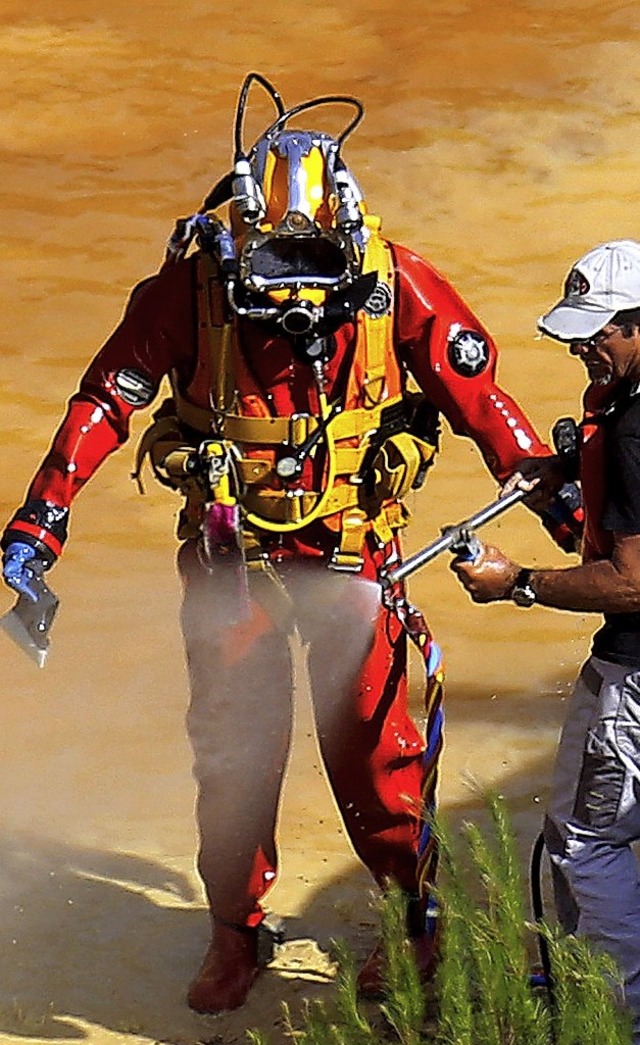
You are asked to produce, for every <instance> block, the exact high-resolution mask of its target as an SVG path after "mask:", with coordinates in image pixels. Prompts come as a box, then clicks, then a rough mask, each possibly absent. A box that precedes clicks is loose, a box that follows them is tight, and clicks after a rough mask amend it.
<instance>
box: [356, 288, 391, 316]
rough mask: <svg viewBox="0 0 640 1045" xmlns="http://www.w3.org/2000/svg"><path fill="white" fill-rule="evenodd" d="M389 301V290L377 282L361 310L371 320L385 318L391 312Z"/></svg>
mask: <svg viewBox="0 0 640 1045" xmlns="http://www.w3.org/2000/svg"><path fill="white" fill-rule="evenodd" d="M391 300H392V299H391V288H390V287H389V286H388V285H387V284H386V283H383V282H382V281H381V280H379V281H378V282H377V283H376V285H375V287H374V288H373V290H372V291H371V293H370V294H369V297H368V298H367V300H366V301H365V303H364V305H363V308H364V310H365V312H366V313H367V314H368V315H369V316H371V317H372V318H373V319H379V317H380V316H386V315H387V314H388V313H389V312H390V311H391Z"/></svg>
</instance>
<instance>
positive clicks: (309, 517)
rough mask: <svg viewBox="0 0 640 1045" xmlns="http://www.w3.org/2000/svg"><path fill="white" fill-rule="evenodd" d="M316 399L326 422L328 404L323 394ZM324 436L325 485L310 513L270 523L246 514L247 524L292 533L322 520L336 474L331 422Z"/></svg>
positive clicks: (249, 513)
mask: <svg viewBox="0 0 640 1045" xmlns="http://www.w3.org/2000/svg"><path fill="white" fill-rule="evenodd" d="M318 399H319V403H320V418H321V420H322V421H326V419H327V417H328V416H329V404H328V403H327V397H326V395H325V393H324V392H319V394H318ZM324 434H325V444H326V447H327V458H328V470H327V484H326V486H325V489H324V492H323V493H321V494H319V495H318V500H317V501H316V503H315V505H314V507H313V508H312V509H311V511H310V512H307V514H306V515H305V516H303V518H302V519H297V520H295V521H291V522H271V521H270V520H269V519H263V518H262V517H261V516H259V515H256V514H255V513H254V512H247V513H246V515H245V518H246V520H247V522H248V523H250V524H251V525H252V526H257V527H258V528H259V529H261V530H268V531H270V532H271V533H293V532H294V531H295V530H302V529H303V527H305V526H309V524H310V523H312V522H315V520H316V519H319V518H322V516H323V515H324V514H327V513H325V512H324V508H325V505H326V504H327V501H328V500H329V497H330V495H331V494H332V493H333V487H334V483H335V479H336V474H337V462H336V444H335V440H334V438H333V436H332V435H331V422H329V423H328V425H327V427H326V429H325V433H324Z"/></svg>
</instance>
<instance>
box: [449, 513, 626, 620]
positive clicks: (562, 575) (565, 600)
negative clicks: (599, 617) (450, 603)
mask: <svg viewBox="0 0 640 1045" xmlns="http://www.w3.org/2000/svg"><path fill="white" fill-rule="evenodd" d="M451 568H452V570H453V571H454V572H455V573H456V574H457V575H458V577H459V578H460V580H461V582H462V584H463V585H464V586H465V588H466V589H467V591H468V592H469V594H470V595H471V598H472V599H473V600H474V602H494V601H496V600H500V599H508V598H509V596H510V594H511V589H512V588H513V585H514V583H515V579H516V577H517V575H518V573H519V571H520V569H521V568H522V567H521V566H519V565H518V563H515V562H513V560H511V559H509V558H508V557H507V556H506V555H504V554H503V553H502V552H501V551H500V549H499V548H496V547H494V546H493V545H490V544H488V545H485V546H484V548H483V551H482V553H481V555H480V556H479V558H478V559H476V561H475V562H472V563H471V562H464V561H460V560H457V559H454V560H453V562H452V563H451ZM531 585H532V587H533V590H534V591H535V593H536V595H537V601H538V602H539V603H540V605H542V606H552V607H555V608H556V609H560V610H570V611H573V612H574V613H634V612H640V536H639V535H636V534H620V533H616V534H614V548H613V554H612V556H611V559H610V560H608V559H602V560H599V561H597V562H589V563H585V564H583V565H581V566H572V567H569V569H550V570H533V571H532V573H531Z"/></svg>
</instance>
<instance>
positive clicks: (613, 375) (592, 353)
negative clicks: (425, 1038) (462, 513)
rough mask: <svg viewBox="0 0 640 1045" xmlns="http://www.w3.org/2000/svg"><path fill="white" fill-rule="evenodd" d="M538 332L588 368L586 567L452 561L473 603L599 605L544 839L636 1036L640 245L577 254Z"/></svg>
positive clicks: (620, 243)
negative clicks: (614, 975) (617, 984)
mask: <svg viewBox="0 0 640 1045" xmlns="http://www.w3.org/2000/svg"><path fill="white" fill-rule="evenodd" d="M538 327H539V329H540V331H541V332H542V333H543V334H546V335H548V336H549V337H552V338H554V339H555V340H557V341H560V342H564V343H565V344H568V346H569V351H570V352H571V354H572V355H574V356H576V357H578V358H579V359H580V360H581V361H582V362H583V363H584V364H585V366H586V368H587V373H588V376H589V384H588V386H587V389H586V392H585V395H584V416H583V419H582V421H581V423H580V425H579V426H578V427H577V431H576V434H577V437H578V438H577V439H576V453H575V458H574V461H573V465H574V467H575V472H574V473H573V474H574V475H576V476H579V478H580V480H581V483H582V494H583V501H584V509H585V524H584V533H583V540H582V563H581V565H577V566H573V567H570V568H568V569H535V570H530V569H525V568H523V567H521V566H520V565H519V564H517V563H515V562H513V561H512V560H510V559H509V558H508V557H507V556H506V555H504V554H503V553H502V552H501V551H500V550H499V549H498V548H495V547H492V546H490V545H485V546H484V547H483V549H482V551H481V553H480V555H479V556H478V558H477V559H476V561H475V562H473V563H467V562H462V561H459V560H454V561H453V563H452V569H453V570H454V571H455V573H457V575H458V576H459V578H460V580H461V581H462V583H463V584H464V586H465V587H466V589H467V590H468V591H469V593H470V594H471V597H472V599H473V600H474V601H475V602H492V601H495V600H500V599H502V600H504V599H511V600H512V601H513V602H515V603H516V605H518V606H522V607H528V606H533V605H534V604H535V603H538V604H539V605H541V606H551V607H554V608H555V609H561V610H569V611H573V612H576V613H587V612H600V613H603V614H604V624H603V626H602V627H601V628H600V629H599V631H598V632H597V633H596V635H595V637H594V639H593V645H592V651H591V656H590V657H589V659H588V660H587V662H586V664H585V665H584V667H583V668H582V671H581V673H580V676H579V678H578V680H577V683H576V686H575V689H574V693H573V696H572V702H571V704H570V707H569V712H568V715H567V720H566V723H565V726H564V729H563V733H562V737H561V740H560V746H559V750H558V754H557V759H556V766H555V770H554V777H553V784H552V790H551V795H550V799H549V806H548V812H547V817H546V821H545V841H546V845H547V848H548V851H549V853H550V857H551V861H552V867H553V875H554V890H555V899H556V907H557V911H558V917H559V919H560V922H561V924H562V926H563V928H564V930H565V931H566V932H568V933H576V932H577V933H579V934H580V935H583V936H586V937H587V938H589V939H590V940H592V941H593V943H594V944H595V945H596V946H598V947H601V948H602V949H604V950H606V951H608V952H609V953H610V954H611V955H612V956H613V957H614V958H615V960H616V962H617V963H618V966H619V968H620V970H621V972H622V975H623V977H624V985H625V986H624V996H625V1002H626V1004H627V1005H628V1006H629V1008H630V1009H631V1011H632V1013H633V1016H634V1041H635V1042H636V1043H638V1042H640V875H639V873H638V865H637V862H636V858H635V856H634V855H633V852H632V850H631V848H630V847H631V844H632V843H634V842H636V841H638V840H640V243H639V242H636V241H634V240H616V241H613V242H610V243H604V244H602V245H601V246H598V247H596V248H595V249H593V250H591V251H589V252H588V253H587V254H585V255H584V257H582V258H580V260H579V261H577V262H576V263H575V265H574V266H573V268H572V269H571V271H570V272H569V275H568V277H567V281H566V284H565V296H564V297H563V298H562V300H561V301H559V302H558V304H556V305H555V306H554V307H553V308H552V309H551V310H550V311H549V312H547V313H546V315H544V316H542V317H541V318H540V319H539V321H538ZM568 469H569V472H571V464H569V465H568ZM524 471H525V469H523V472H524ZM526 471H527V476H526V477H525V476H524V475H523V476H522V478H521V480H520V483H521V484H523V485H524V486H525V488H528V489H533V488H534V485H537V486H538V487H539V488H540V487H542V486H544V474H543V473H539V474H538V475H537V476H536V474H535V467H532V466H531V465H529V464H528V467H527V469H526ZM567 477H568V476H567ZM516 482H517V480H516ZM507 485H508V486H509V487H511V486H512V485H513V480H512V481H511V482H510V483H509V484H507ZM505 489H506V487H505Z"/></svg>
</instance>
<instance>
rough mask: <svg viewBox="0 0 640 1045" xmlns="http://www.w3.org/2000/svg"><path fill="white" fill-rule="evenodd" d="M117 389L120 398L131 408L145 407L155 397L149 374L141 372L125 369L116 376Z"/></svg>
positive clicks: (114, 377) (114, 376)
mask: <svg viewBox="0 0 640 1045" xmlns="http://www.w3.org/2000/svg"><path fill="white" fill-rule="evenodd" d="M113 379H114V382H115V386H116V389H117V390H118V395H119V396H120V398H121V399H122V400H123V401H124V402H125V403H127V404H128V405H129V406H145V405H146V404H147V403H149V402H150V401H151V400H152V399H153V396H154V393H155V388H154V385H153V382H152V380H151V378H150V377H149V375H148V374H144V373H143V372H142V371H141V370H133V369H130V368H129V367H125V368H123V369H122V370H118V371H117V372H116V373H115V374H114V375H113Z"/></svg>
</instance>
